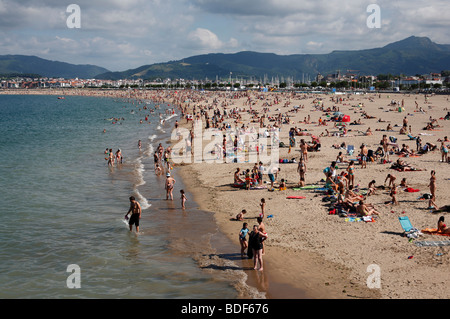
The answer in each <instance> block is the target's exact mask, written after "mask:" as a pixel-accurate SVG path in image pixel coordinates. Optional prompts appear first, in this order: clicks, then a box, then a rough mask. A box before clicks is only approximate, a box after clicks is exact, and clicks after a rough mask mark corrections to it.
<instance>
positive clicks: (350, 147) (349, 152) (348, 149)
mask: <svg viewBox="0 0 450 319" xmlns="http://www.w3.org/2000/svg"><path fill="white" fill-rule="evenodd" d="M353 152H355V147H354V146H353V145H347V154H349V155H353Z"/></svg>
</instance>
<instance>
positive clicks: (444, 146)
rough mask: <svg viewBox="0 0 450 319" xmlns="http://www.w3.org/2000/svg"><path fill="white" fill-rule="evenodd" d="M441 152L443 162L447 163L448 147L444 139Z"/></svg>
mask: <svg viewBox="0 0 450 319" xmlns="http://www.w3.org/2000/svg"><path fill="white" fill-rule="evenodd" d="M441 154H442V162H443V163H446V162H447V161H448V148H447V146H446V145H445V144H444V141H442V142H441Z"/></svg>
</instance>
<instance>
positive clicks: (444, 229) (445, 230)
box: [437, 216, 450, 234]
mask: <svg viewBox="0 0 450 319" xmlns="http://www.w3.org/2000/svg"><path fill="white" fill-rule="evenodd" d="M437 227H438V228H437V232H438V233H440V234H450V228H449V227H447V225H445V224H444V216H441V217H439V221H438V225H437Z"/></svg>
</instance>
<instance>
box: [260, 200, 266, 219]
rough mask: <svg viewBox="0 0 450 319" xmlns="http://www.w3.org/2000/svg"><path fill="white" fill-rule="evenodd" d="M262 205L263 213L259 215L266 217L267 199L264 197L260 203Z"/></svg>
mask: <svg viewBox="0 0 450 319" xmlns="http://www.w3.org/2000/svg"><path fill="white" fill-rule="evenodd" d="M259 206H260V207H261V213H260V214H259V217H261V218H264V215H265V213H266V200H265V199H264V198H261V203H260V204H259Z"/></svg>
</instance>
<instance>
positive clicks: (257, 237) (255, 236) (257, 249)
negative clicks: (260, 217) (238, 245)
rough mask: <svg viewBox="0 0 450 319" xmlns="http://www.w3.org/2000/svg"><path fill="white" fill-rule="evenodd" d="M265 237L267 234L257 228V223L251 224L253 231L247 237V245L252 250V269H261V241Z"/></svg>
mask: <svg viewBox="0 0 450 319" xmlns="http://www.w3.org/2000/svg"><path fill="white" fill-rule="evenodd" d="M266 238H267V234H264V233H262V232H261V231H259V229H258V225H254V226H253V231H252V233H251V236H250V239H249V247H251V248H252V250H253V269H255V270H258V263H259V270H260V271H262V270H263V257H262V256H263V253H262V251H263V241H264V240H265V239H266Z"/></svg>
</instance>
